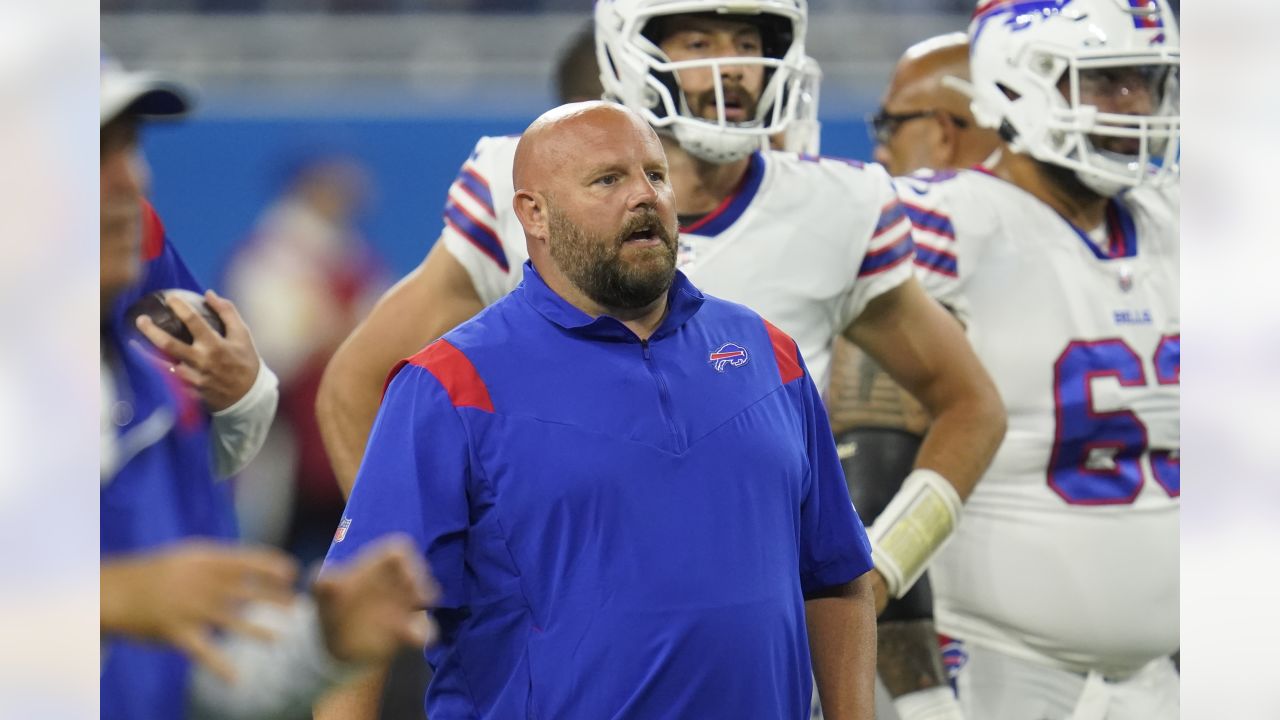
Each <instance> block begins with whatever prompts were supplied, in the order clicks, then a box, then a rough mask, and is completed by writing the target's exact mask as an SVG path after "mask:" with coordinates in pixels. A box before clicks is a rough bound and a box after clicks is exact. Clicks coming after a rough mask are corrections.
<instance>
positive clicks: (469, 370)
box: [382, 340, 493, 412]
mask: <svg viewBox="0 0 1280 720" xmlns="http://www.w3.org/2000/svg"><path fill="white" fill-rule="evenodd" d="M405 365H417V366H418V367H420V368H423V369H425V370H426V371H427V372H429V373H431V374H432V375H434V376H435V378H436V380H438V381H440V384H441V385H443V386H444V391H445V392H447V393H449V400H450V401H452V402H453V406H454V407H472V408H476V409H477V410H484V411H485V412H493V401H492V400H490V399H489V388H487V387H485V384H484V380H483V379H481V377H480V373H478V372H476V366H475V365H472V364H471V361H470V360H468V359H467V356H466V355H463V354H462V351H461V350H459V349H458V348H456V347H454V346H453V345H450V344H449V341H447V340H437V341H435V342H433V343H431V344H430V345H428V346H426V347H425V348H423V349H422V350H421V351H419V352H418V354H417V355H414V356H413V357H410V358H408V359H406V360H401V361H400V362H398V363H396V366H395V367H394V368H392V369H391V374H389V375H387V382H386V384H384V385H383V386H382V393H383V394H384V395H385V394H386V392H387V386H389V385H390V384H391V378H393V377H395V376H396V373H398V372H400V368H402V367H404V366H405Z"/></svg>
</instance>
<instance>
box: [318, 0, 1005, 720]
mask: <svg viewBox="0 0 1280 720" xmlns="http://www.w3.org/2000/svg"><path fill="white" fill-rule="evenodd" d="M806 24H807V14H806V6H805V4H804V2H803V1H802V0H755V1H752V2H745V3H744V2H738V3H727V2H719V1H717V0H700V1H699V2H693V3H689V2H671V1H670V0H614V1H610V0H605V1H603V2H600V3H598V4H597V5H596V44H597V59H598V61H599V62H600V63H601V67H602V69H604V68H605V67H606V66H607V67H608V68H609V70H608V71H607V72H603V73H602V83H603V85H604V87H605V90H606V97H609V98H612V99H616V100H618V101H620V102H622V103H623V104H625V105H627V106H628V107H629V108H631V109H632V110H634V111H636V112H638V113H640V114H641V115H642V116H643V117H645V118H646V119H647V120H648V121H649V122H650V123H651V124H652V125H654V126H655V127H656V128H657V129H658V130H659V133H660V136H661V139H662V142H663V146H664V149H665V151H666V154H667V157H668V159H669V161H670V171H671V183H672V186H673V187H674V189H675V193H676V204H677V211H678V213H679V220H680V225H681V236H680V242H679V252H678V262H679V263H680V264H681V266H682V267H683V268H684V270H685V272H686V273H688V274H689V276H690V279H692V280H694V281H695V282H697V283H699V284H700V286H701V287H704V288H705V290H706V291H707V292H709V293H711V294H714V295H719V296H720V297H725V298H728V299H731V300H737V301H743V302H745V304H747V305H748V306H749V307H752V308H753V309H754V310H756V311H758V312H760V313H761V314H762V315H763V316H764V317H766V319H769V320H770V321H771V322H773V323H775V324H776V325H777V326H779V327H780V328H781V329H782V330H783V331H784V332H786V333H787V334H789V335H791V336H792V337H794V338H796V340H797V342H798V343H799V346H800V348H801V353H802V354H803V355H804V357H805V360H806V362H807V363H808V364H809V367H810V368H811V369H812V371H813V375H814V378H815V380H816V381H817V382H818V383H819V386H820V387H821V386H825V383H826V375H827V371H828V366H829V360H830V347H831V342H832V339H833V338H834V337H835V336H836V335H839V334H842V333H843V334H845V335H846V337H849V338H850V339H851V340H853V341H854V342H857V343H859V344H860V345H861V346H862V347H863V348H864V349H865V350H866V351H867V352H868V353H869V354H870V355H871V356H873V357H875V358H876V359H877V360H878V361H879V362H881V363H882V364H883V365H884V366H885V367H887V368H889V369H890V370H891V372H892V374H893V376H894V377H895V378H896V379H898V380H899V381H901V382H903V383H904V384H906V385H907V386H908V387H910V388H911V389H912V391H913V393H914V394H916V395H917V396H918V397H919V398H920V399H921V401H922V402H923V403H924V404H925V406H926V407H928V408H929V410H930V412H931V415H932V416H933V417H934V422H933V424H932V425H931V427H930V430H929V435H928V437H927V439H926V441H925V443H924V444H923V446H922V449H921V452H920V454H919V455H918V460H917V465H918V467H917V469H916V470H915V471H914V472H913V473H912V475H911V478H909V480H908V482H907V483H904V486H903V488H904V489H903V491H902V492H901V493H899V498H898V500H897V504H896V505H893V504H891V505H890V511H891V512H890V511H887V512H886V517H887V519H883V518H882V522H881V523H878V524H877V527H876V528H873V529H872V530H873V537H874V538H876V539H877V540H878V546H877V550H876V571H877V572H876V573H873V575H874V577H873V585H874V586H875V587H876V592H877V600H878V605H879V606H880V607H883V605H884V603H885V602H886V601H887V598H888V597H889V596H895V597H896V596H899V595H901V594H902V593H905V592H906V590H907V589H909V588H910V586H911V584H912V583H913V582H914V580H915V578H916V577H918V575H919V574H920V573H921V572H923V568H924V566H925V565H926V564H927V562H928V560H929V558H930V556H931V554H932V553H933V552H934V551H935V550H936V548H937V547H938V546H939V545H940V544H941V543H942V542H943V541H944V540H945V539H946V537H947V536H948V534H949V533H950V532H951V530H952V528H953V527H954V526H955V523H956V521H957V520H958V518H959V513H960V509H961V503H962V502H963V498H964V497H965V496H966V495H967V494H968V493H969V492H970V490H971V489H972V487H973V483H974V482H976V480H977V478H978V476H979V475H980V474H981V473H982V471H983V470H984V469H985V467H986V465H987V462H988V461H989V459H990V456H991V455H992V454H993V453H994V451H995V448H996V446H997V444H998V443H999V440H1000V437H1001V435H1002V433H1003V426H1004V414H1003V408H1002V407H1001V406H1000V403H999V400H998V398H997V396H996V393H995V389H994V387H993V386H992V384H991V381H990V379H989V378H988V377H987V376H986V373H985V372H984V371H983V369H982V367H981V366H980V364H979V363H978V361H977V359H976V357H974V355H973V352H972V350H971V349H970V347H969V345H968V343H967V342H966V341H965V339H964V336H963V332H962V329H961V328H960V326H959V325H958V324H957V323H956V322H955V320H954V318H952V317H950V316H949V315H948V314H947V313H946V311H945V310H943V309H942V307H941V306H939V305H938V304H937V303H935V302H933V301H932V300H930V299H929V298H928V297H927V296H926V295H925V294H924V292H923V290H922V289H921V288H920V286H919V284H918V283H917V282H916V281H915V280H913V279H912V266H911V255H912V248H913V245H912V240H911V233H910V222H909V221H908V220H907V217H906V214H905V211H904V210H903V209H902V207H901V205H900V204H899V202H898V200H897V197H896V195H895V192H894V189H893V186H892V183H891V182H890V179H889V176H888V174H887V173H886V172H885V171H884V170H883V169H882V168H880V167H879V166H876V165H868V166H862V165H861V164H860V163H849V162H844V161H839V160H832V159H819V158H802V157H799V156H796V155H794V154H791V153H777V152H773V151H769V150H763V151H761V150H759V148H760V147H761V146H762V144H763V143H765V142H767V139H768V137H769V136H771V135H774V134H776V133H778V132H782V131H785V130H786V128H787V125H788V124H789V122H790V121H792V120H794V119H795V118H796V117H797V112H796V111H797V103H798V101H799V99H800V94H799V93H798V92H796V90H798V89H799V87H800V85H801V84H802V83H803V82H804V77H805V75H804V73H805V60H806V55H805V53H804V35H805V31H806ZM653 98H657V99H658V104H657V105H656V106H654V105H653V104H652V103H650V102H649V101H650V100H652V99H653ZM515 145H516V140H515V139H514V138H482V139H481V140H480V141H479V143H478V144H477V146H476V150H475V152H474V153H473V154H472V156H471V158H470V159H469V160H468V161H467V162H466V163H465V164H464V166H463V167H462V170H461V172H460V173H459V176H458V180H457V181H456V182H455V183H454V185H453V186H452V188H451V189H450V192H449V197H448V201H447V203H446V207H445V228H444V230H443V232H442V234H441V238H440V240H439V241H438V242H437V243H436V245H435V246H434V247H433V248H432V250H431V251H430V252H429V253H428V255H427V257H426V259H425V260H424V261H423V263H422V265H420V266H419V267H418V268H417V269H416V270H414V271H413V272H412V273H410V274H409V275H408V276H407V277H406V278H405V279H403V280H402V281H401V282H400V283H399V284H397V285H396V286H395V287H394V288H392V290H391V291H389V292H388V293H387V294H386V295H385V296H384V297H383V298H382V300H381V301H379V304H378V305H377V307H375V309H374V311H373V313H372V314H371V315H370V316H369V318H367V319H366V320H365V321H364V322H363V323H361V325H360V326H359V327H358V328H357V329H356V331H355V332H354V333H353V334H352V336H351V337H350V338H348V339H347V341H346V342H345V343H344V344H343V345H342V347H341V348H339V350H338V352H337V353H336V354H335V355H334V359H333V361H332V362H331V363H330V365H329V368H328V369H327V370H326V373H325V380H324V382H323V383H322V386H321V393H320V399H319V402H318V403H317V409H318V414H319V420H320V423H321V428H322V430H323V431H324V433H325V442H326V447H327V448H328V449H329V451H330V457H331V458H332V459H333V461H334V464H335V470H336V471H337V473H338V478H339V482H342V483H343V484H344V489H347V490H349V489H350V487H351V484H352V482H353V480H354V475H355V471H356V468H357V467H358V466H359V462H360V458H361V455H362V453H363V451H364V446H365V442H366V440H367V438H368V434H369V428H370V425H371V424H372V420H373V417H374V415H375V413H376V410H377V406H378V398H379V396H380V391H381V388H382V386H383V383H384V382H385V378H386V374H387V372H388V370H389V369H390V367H391V366H392V365H393V364H394V363H395V362H396V361H397V360H398V359H399V358H402V357H405V356H408V355H410V354H412V353H413V352H414V351H415V350H416V349H418V348H419V347H421V346H422V345H424V344H425V343H427V342H429V341H431V340H433V339H435V338H436V337H438V336H439V335H440V334H442V333H443V332H445V331H447V330H449V329H450V328H452V327H454V326H456V325H457V324H458V323H460V322H462V321H464V320H466V319H468V318H469V317H471V316H472V315H474V314H475V313H476V312H478V311H480V310H481V309H483V308H484V307H485V306H486V305H489V304H491V303H493V302H495V301H496V300H498V299H499V298H501V297H502V296H503V295H505V294H506V293H507V292H508V291H510V290H511V288H512V287H514V285H515V284H516V282H518V280H519V278H520V274H521V267H522V265H523V263H524V261H525V260H526V259H527V258H528V251H527V248H526V244H525V240H524V234H523V231H522V229H521V226H520V223H519V221H518V219H517V218H516V217H515V213H514V212H513V210H512V206H511V202H512V197H513V193H514V189H513V187H512V184H511V173H512V162H513V156H514V153H515ZM601 181H602V182H607V181H608V178H604V179H602V180H601ZM909 536H912V537H915V536H923V538H924V541H923V542H919V543H917V542H914V541H912V542H908V541H907V540H906V538H908V537H909ZM375 686H376V679H373V680H371V681H370V683H369V684H367V685H365V686H363V687H357V688H352V689H351V690H350V692H348V693H346V694H345V695H344V697H343V698H341V699H337V700H335V702H334V704H332V705H331V706H329V707H327V708H325V710H326V711H327V712H328V713H332V714H331V715H328V714H323V713H322V717H340V716H341V717H370V716H372V713H373V709H372V708H373V705H372V704H371V703H373V702H376V697H377V695H376V691H374V690H373V688H374V687H375Z"/></svg>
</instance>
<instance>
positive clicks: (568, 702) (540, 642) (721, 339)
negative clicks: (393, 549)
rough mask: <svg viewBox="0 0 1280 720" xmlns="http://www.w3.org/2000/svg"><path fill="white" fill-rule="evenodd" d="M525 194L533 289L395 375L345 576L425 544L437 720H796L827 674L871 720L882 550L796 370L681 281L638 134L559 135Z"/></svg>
mask: <svg viewBox="0 0 1280 720" xmlns="http://www.w3.org/2000/svg"><path fill="white" fill-rule="evenodd" d="M513 176H514V185H515V195H514V199H513V205H514V211H515V213H516V214H517V216H518V218H519V220H520V224H521V226H522V227H523V229H524V234H525V240H526V243H527V245H528V253H529V258H530V259H529V261H528V262H527V263H526V264H525V266H524V279H523V281H522V282H521V283H520V284H519V285H518V286H517V287H516V288H515V290H513V291H512V292H511V293H510V294H508V295H507V296H505V297H504V298H502V299H501V300H499V301H497V302H496V303H494V304H493V305H491V306H490V307H489V308H488V309H486V310H485V311H483V312H482V313H480V314H479V315H477V316H476V317H475V318H473V319H471V320H470V321H468V322H466V323H463V324H462V325H460V326H459V327H457V328H456V329H454V330H452V331H451V332H449V333H447V334H446V335H445V336H444V337H443V338H441V339H440V340H438V341H436V342H434V343H432V344H430V345H428V346H427V347H426V348H425V349H424V350H423V351H421V352H419V353H418V354H417V355H414V356H413V357H411V358H409V359H407V360H405V361H402V362H401V363H399V365H397V366H396V368H395V369H393V370H392V372H391V377H390V379H389V380H388V382H387V389H386V394H385V396H384V398H383V402H382V406H381V408H380V410H379V413H378V419H377V420H376V422H375V424H374V428H373V433H372V435H371V436H370V439H369V445H368V449H367V451H366V453H365V457H364V461H363V463H362V465H361V467H360V471H359V473H358V475H357V479H356V483H355V485H354V488H353V490H352V494H351V498H350V501H349V504H348V506H347V509H346V512H345V514H344V517H343V520H342V524H341V528H342V529H341V531H340V532H339V535H338V537H337V538H336V539H335V541H334V543H333V546H332V548H331V550H330V552H329V557H328V559H327V563H326V569H328V568H332V567H335V566H341V565H342V564H343V563H344V562H345V561H346V560H347V558H348V557H351V556H352V555H353V553H355V552H357V551H358V550H359V548H360V547H361V546H363V545H365V544H367V543H370V542H373V541H374V540H375V539H376V538H378V537H380V536H382V535H384V534H386V533H389V532H397V531H403V532H406V533H408V534H409V535H410V536H412V537H413V538H414V540H415V542H416V543H417V545H418V548H419V549H420V551H421V552H422V553H423V555H424V556H425V557H426V558H427V559H428V560H429V562H430V564H431V566H432V568H433V571H434V573H435V575H436V577H437V579H438V581H439V583H440V586H441V588H442V595H443V596H442V598H441V600H440V603H439V606H438V608H437V609H436V610H434V611H433V613H434V615H435V617H436V619H437V620H438V622H439V623H440V626H441V630H442V633H441V635H442V640H441V642H440V643H439V644H438V645H437V646H435V647H433V648H432V649H430V650H428V659H429V660H430V662H431V664H432V665H433V666H434V668H435V675H434V677H433V678H432V681H431V685H430V687H429V688H428V690H427V697H426V709H427V715H428V716H429V717H432V718H437V717H439V718H451V717H467V718H513V717H530V716H533V717H547V718H584V719H591V720H594V719H596V718H610V717H628V718H658V717H690V718H696V717H704V718H711V717H733V718H748V717H761V718H765V717H767V718H791V719H794V720H801V719H802V718H808V716H809V698H810V694H811V691H812V680H811V674H812V677H815V678H816V680H817V684H818V689H819V691H820V694H821V697H822V701H823V708H824V711H825V713H826V717H827V718H828V720H842V719H844V718H859V719H861V720H869V719H870V718H871V717H872V716H873V675H874V667H875V645H874V637H875V628H874V622H875V620H874V615H875V612H874V595H873V591H872V587H871V582H870V578H869V576H868V574H867V573H868V571H869V570H870V569H871V567H872V561H871V553H870V545H869V543H868V540H867V536H866V533H865V531H864V530H863V528H862V525H861V523H859V522H858V519H857V516H856V515H855V513H854V510H853V508H852V506H851V505H850V503H849V498H848V492H847V490H846V488H845V482H844V477H843V475H842V473H841V470H840V463H839V458H838V456H837V454H836V449H835V443H834V441H833V440H832V438H831V432H830V427H829V426H828V424H827V420H826V413H825V409H824V408H823V406H822V402H821V400H820V399H819V394H818V391H817V389H816V387H815V385H814V383H813V381H812V379H811V377H810V375H809V371H808V370H807V368H806V366H805V364H804V361H803V360H802V359H801V357H800V354H799V351H798V349H797V346H796V344H795V342H794V341H793V340H791V338H789V337H787V336H786V335H785V334H783V333H782V332H781V331H779V330H778V329H777V328H775V327H773V326H772V325H770V324H768V323H767V322H765V321H764V320H763V319H761V317H760V316H759V315H757V314H755V313H754V312H752V311H750V310H748V309H746V308H745V307H743V306H741V305H736V304H733V303H729V302H725V301H722V300H718V299H715V298H712V297H709V296H706V295H704V294H702V293H701V292H700V291H699V290H698V289H697V288H696V287H694V286H693V285H692V284H691V283H690V281H689V280H688V279H687V278H686V277H685V276H684V275H683V274H682V273H680V272H677V271H676V269H675V263H676V248H677V244H676V243H677V233H678V230H677V227H678V226H677V221H676V212H675V198H674V194H673V192H672V188H671V183H670V181H669V178H668V166H667V159H666V156H665V154H664V152H663V147H662V143H661V141H660V140H659V139H658V136H657V134H655V133H654V131H653V130H652V128H650V127H649V126H648V125H647V124H646V123H645V122H644V121H643V120H642V119H641V118H640V117H639V116H638V115H636V114H634V113H633V112H632V111H630V110H627V109H624V108H623V107H622V106H619V105H613V104H605V103H600V102H588V103H577V104H573V105H566V106H562V107H560V108H557V109H555V110H552V111H551V112H549V113H547V114H545V115H543V116H542V117H541V118H539V119H538V120H537V121H535V122H534V123H533V124H532V125H530V126H529V128H528V129H527V130H526V131H525V133H524V135H523V136H522V137H521V139H520V142H519V146H518V147H517V149H516V152H515V161H514V171H513ZM373 697H376V695H374V696H373ZM367 712H368V708H367V707H365V708H358V709H355V710H353V709H352V708H351V707H344V708H338V707H335V706H331V707H330V708H325V709H324V710H323V711H322V713H321V714H320V717H322V718H323V717H328V716H333V717H362V716H367ZM326 713H331V715H328V714H326Z"/></svg>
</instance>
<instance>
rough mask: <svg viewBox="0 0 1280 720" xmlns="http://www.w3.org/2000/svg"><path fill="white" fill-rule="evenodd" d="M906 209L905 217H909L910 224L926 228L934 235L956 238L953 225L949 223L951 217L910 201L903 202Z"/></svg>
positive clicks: (922, 228)
mask: <svg viewBox="0 0 1280 720" xmlns="http://www.w3.org/2000/svg"><path fill="white" fill-rule="evenodd" d="M903 205H904V206H906V209H907V217H909V218H911V224H912V225H914V226H916V227H917V228H919V229H921V230H927V231H929V232H931V233H933V234H934V235H938V236H941V237H944V238H947V239H950V240H955V239H956V229H955V226H954V225H952V224H951V218H949V217H947V216H946V215H943V214H942V213H940V212H935V211H933V210H928V209H925V208H922V207H920V206H919V205H912V204H911V203H903Z"/></svg>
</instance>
